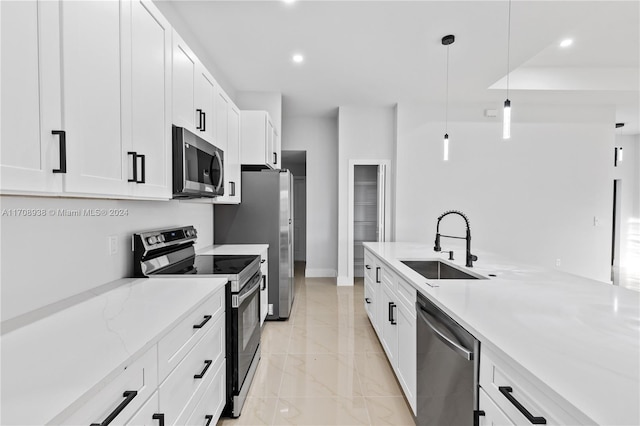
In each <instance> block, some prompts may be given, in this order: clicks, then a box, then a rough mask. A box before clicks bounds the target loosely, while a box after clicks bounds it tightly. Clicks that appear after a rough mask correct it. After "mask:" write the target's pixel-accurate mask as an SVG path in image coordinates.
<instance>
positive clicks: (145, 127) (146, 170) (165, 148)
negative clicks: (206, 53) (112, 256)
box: [123, 0, 172, 198]
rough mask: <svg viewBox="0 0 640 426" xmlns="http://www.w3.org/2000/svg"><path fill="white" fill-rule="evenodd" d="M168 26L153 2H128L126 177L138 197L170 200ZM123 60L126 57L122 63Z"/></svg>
mask: <svg viewBox="0 0 640 426" xmlns="http://www.w3.org/2000/svg"><path fill="white" fill-rule="evenodd" d="M171 32H172V30H171V26H170V25H169V22H168V21H167V20H166V19H165V18H164V16H162V14H160V12H159V11H158V10H157V9H156V7H155V6H154V5H153V3H151V1H147V0H144V1H140V0H134V1H133V2H132V3H131V43H130V46H131V55H127V57H130V58H131V73H123V75H125V76H128V75H130V76H131V79H130V84H131V90H130V93H131V103H130V105H131V111H130V113H129V112H128V111H127V113H125V114H123V123H125V125H126V129H125V130H126V131H125V132H124V134H125V135H126V136H127V137H128V136H129V135H130V137H131V143H130V145H131V148H130V151H127V153H128V157H129V158H128V160H129V162H130V163H129V164H131V167H132V168H133V161H135V162H136V173H135V174H136V175H137V176H136V177H137V178H136V179H133V175H134V173H133V170H131V171H130V172H129V173H130V178H131V179H132V180H135V182H132V183H131V184H130V185H132V186H133V189H134V191H135V194H136V195H138V196H141V197H143V196H149V197H161V198H171V137H172V134H171ZM123 59H124V58H123ZM127 180H129V179H127Z"/></svg>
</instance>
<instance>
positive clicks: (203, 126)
mask: <svg viewBox="0 0 640 426" xmlns="http://www.w3.org/2000/svg"><path fill="white" fill-rule="evenodd" d="M201 114H202V129H200V131H202V132H205V131H206V130H207V113H206V112H204V111H202V112H201Z"/></svg>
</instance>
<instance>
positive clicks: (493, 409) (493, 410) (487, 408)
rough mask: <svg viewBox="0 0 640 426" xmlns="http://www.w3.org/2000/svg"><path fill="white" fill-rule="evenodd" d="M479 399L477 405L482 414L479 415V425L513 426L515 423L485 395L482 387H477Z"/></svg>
mask: <svg viewBox="0 0 640 426" xmlns="http://www.w3.org/2000/svg"><path fill="white" fill-rule="evenodd" d="M479 396H480V400H479V402H478V405H479V407H480V411H484V415H482V416H480V422H479V423H480V426H513V425H515V423H514V422H512V421H511V420H510V419H509V418H508V417H507V415H506V414H504V412H503V411H502V410H501V409H500V407H498V406H497V405H496V403H495V402H493V400H492V399H491V398H490V397H489V396H488V395H487V393H486V392H485V391H484V389H482V388H480V389H479Z"/></svg>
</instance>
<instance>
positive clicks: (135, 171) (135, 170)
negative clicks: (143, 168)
mask: <svg viewBox="0 0 640 426" xmlns="http://www.w3.org/2000/svg"><path fill="white" fill-rule="evenodd" d="M127 155H131V156H132V157H133V178H131V179H127V182H138V153H137V152H134V151H129V152H127Z"/></svg>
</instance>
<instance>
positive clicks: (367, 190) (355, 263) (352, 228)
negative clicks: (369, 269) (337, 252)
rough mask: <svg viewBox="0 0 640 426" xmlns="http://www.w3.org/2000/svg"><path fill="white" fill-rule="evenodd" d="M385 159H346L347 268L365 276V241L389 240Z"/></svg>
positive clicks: (387, 183) (351, 274)
mask: <svg viewBox="0 0 640 426" xmlns="http://www.w3.org/2000/svg"><path fill="white" fill-rule="evenodd" d="M389 167H390V162H389V161H387V160H351V161H349V216H348V224H349V230H348V249H347V255H348V257H349V265H348V272H349V277H350V281H353V278H360V277H363V276H364V245H363V244H364V243H365V242H373V241H389V231H390V230H391V225H390V220H391V217H390V216H391V215H390V205H391V203H390V202H389V200H388V194H389V189H390V182H389V178H388V176H387V171H388V170H389Z"/></svg>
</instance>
